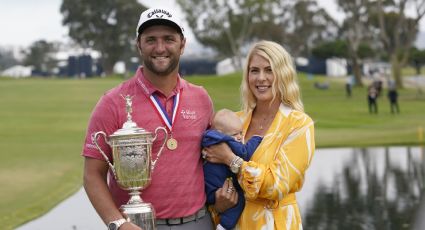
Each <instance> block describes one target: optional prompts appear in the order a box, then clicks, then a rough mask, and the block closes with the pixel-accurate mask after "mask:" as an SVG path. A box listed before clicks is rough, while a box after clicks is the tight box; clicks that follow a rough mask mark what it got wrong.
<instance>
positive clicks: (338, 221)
mask: <svg viewBox="0 0 425 230" xmlns="http://www.w3.org/2000/svg"><path fill="white" fill-rule="evenodd" d="M424 154H425V153H424V149H423V148H420V147H414V148H412V147H389V148H367V149H321V150H318V151H316V155H315V157H314V159H313V162H312V164H311V166H310V168H309V169H308V171H307V174H306V181H305V185H304V187H303V189H302V191H301V192H299V193H298V194H297V198H298V201H299V203H300V209H301V212H302V216H303V225H304V228H305V229H308V230H310V229H326V230H329V229H344V230H349V229H353V230H354V229H356V230H357V229H368V230H369V229H397V230H398V229H414V228H415V229H425V225H423V223H420V221H421V219H423V217H425V216H424V215H425V212H424V211H423V210H422V211H419V210H420V208H419V207H420V201H421V196H422V194H423V191H424V182H425V178H424V175H425V174H424V165H425V164H424V161H425V158H424ZM417 216H419V217H420V218H417ZM422 221H423V220H422ZM415 222H416V224H417V225H416V226H414V225H415ZM418 226H422V227H418Z"/></svg>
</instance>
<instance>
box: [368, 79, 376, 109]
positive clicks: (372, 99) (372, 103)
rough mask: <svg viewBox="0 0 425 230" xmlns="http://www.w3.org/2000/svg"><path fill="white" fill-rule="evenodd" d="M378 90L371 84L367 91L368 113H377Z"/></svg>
mask: <svg viewBox="0 0 425 230" xmlns="http://www.w3.org/2000/svg"><path fill="white" fill-rule="evenodd" d="M377 99H378V90H377V89H376V88H375V85H374V84H372V85H370V86H369V87H368V89H367V102H368V106H369V113H370V114H372V113H375V114H377V113H378V104H377Z"/></svg>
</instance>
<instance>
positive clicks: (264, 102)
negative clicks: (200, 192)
mask: <svg viewBox="0 0 425 230" xmlns="http://www.w3.org/2000/svg"><path fill="white" fill-rule="evenodd" d="M241 97H242V111H240V112H238V113H237V114H238V115H239V117H240V118H241V120H242V123H243V133H244V137H245V138H247V139H249V138H251V137H252V136H254V135H258V136H262V137H263V140H262V142H261V144H260V145H259V146H258V148H257V149H256V150H255V152H254V154H253V155H252V157H251V159H250V160H249V161H245V160H243V159H242V158H240V157H238V156H237V155H235V154H234V153H233V152H232V150H231V149H230V147H229V146H228V145H226V144H224V143H220V144H217V145H212V146H209V147H206V148H204V149H203V151H204V152H205V154H206V159H207V160H208V161H209V162H212V163H222V164H225V165H226V166H228V167H229V168H230V170H231V171H232V172H233V173H235V174H236V175H237V178H238V181H239V183H240V186H241V188H242V189H243V190H244V195H245V198H246V201H245V208H244V210H243V211H242V214H241V217H240V218H239V221H238V223H237V225H236V229H241V230H242V229H244V230H245V229H250V230H260V229H275V230H283V229H286V230H287V229H291V230H295V229H296V230H299V229H302V221H301V215H300V211H299V208H298V204H297V200H296V197H295V193H296V192H297V191H299V190H300V189H301V187H302V185H303V183H304V179H305V172H306V170H307V168H308V167H309V165H310V163H311V160H312V157H313V155H314V149H315V141H314V122H313V121H312V119H311V118H310V117H309V116H308V115H307V114H306V113H304V107H303V104H302V101H301V97H300V91H299V86H298V83H297V75H296V72H295V67H294V64H293V61H292V58H291V56H290V55H289V53H288V52H287V51H286V50H285V49H284V48H283V47H282V46H281V45H279V44H277V43H275V42H271V41H260V42H257V43H255V44H254V46H253V47H252V48H251V49H250V51H249V54H248V57H247V64H246V66H245V67H244V73H243V78H242V85H241ZM220 195H221V194H216V198H217V197H219V196H220ZM223 203H224V202H218V201H217V200H216V204H215V205H214V208H215V209H216V211H217V212H219V213H221V212H223V211H225V210H226V209H225V208H223V206H225V204H223Z"/></svg>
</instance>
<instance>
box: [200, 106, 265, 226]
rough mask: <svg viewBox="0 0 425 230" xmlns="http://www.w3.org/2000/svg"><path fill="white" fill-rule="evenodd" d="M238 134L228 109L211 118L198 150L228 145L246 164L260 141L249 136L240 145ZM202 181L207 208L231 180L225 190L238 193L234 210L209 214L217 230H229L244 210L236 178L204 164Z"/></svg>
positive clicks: (223, 168)
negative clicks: (203, 178)
mask: <svg viewBox="0 0 425 230" xmlns="http://www.w3.org/2000/svg"><path fill="white" fill-rule="evenodd" d="M242 131H243V127H242V122H241V120H240V119H239V117H238V116H237V115H236V114H235V113H234V112H233V111H231V110H229V109H221V110H219V111H218V112H217V113H216V114H215V115H214V118H213V120H212V122H211V129H209V130H207V131H205V133H204V136H203V138H202V147H207V146H211V145H214V144H218V143H222V142H224V143H226V144H228V145H229V147H230V148H231V149H232V151H233V152H234V153H235V154H236V155H237V156H239V157H241V158H242V159H243V160H245V161H249V160H250V159H251V156H252V154H253V153H254V151H255V149H256V148H257V147H258V145H259V144H260V143H261V140H262V139H263V138H262V137H260V136H253V137H251V139H249V140H248V141H247V142H246V143H245V144H244V138H243V135H242ZM205 157H206V156H203V158H205ZM204 177H205V191H206V193H207V204H209V205H214V204H215V193H216V191H217V190H218V189H219V188H221V187H222V186H223V184H224V182H225V181H226V179H231V185H232V187H229V191H231V190H233V189H236V191H237V192H238V202H237V204H236V206H235V207H232V208H230V209H228V210H226V211H224V212H222V213H216V212H215V210H214V209H212V211H211V214H212V217H213V220H214V222H215V223H214V225H215V226H217V229H220V230H221V229H233V228H234V227H235V225H236V223H237V222H238V219H239V216H240V215H241V213H242V210H243V208H244V206H245V199H244V195H243V191H242V189H241V188H240V185H239V183H238V181H237V178H236V176H235V175H234V174H233V173H232V172H231V171H230V169H229V168H228V167H227V166H226V165H224V164H215V163H210V162H208V161H205V163H204Z"/></svg>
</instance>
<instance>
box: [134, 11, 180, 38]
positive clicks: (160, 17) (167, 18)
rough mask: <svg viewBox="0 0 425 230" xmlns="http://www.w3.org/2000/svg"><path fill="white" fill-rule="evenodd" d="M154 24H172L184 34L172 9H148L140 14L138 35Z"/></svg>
mask: <svg viewBox="0 0 425 230" xmlns="http://www.w3.org/2000/svg"><path fill="white" fill-rule="evenodd" d="M153 25H166V26H171V27H173V28H175V29H176V30H177V31H178V32H179V33H181V34H182V35H183V36H184V33H183V32H184V29H183V27H182V26H181V25H180V22H179V21H178V19H177V18H176V16H175V14H174V13H173V12H172V11H170V10H165V9H147V10H145V11H143V13H142V14H141V15H140V19H139V23H138V24H137V28H136V37H137V36H139V34H141V33H142V32H143V30H145V29H146V28H148V27H149V26H153Z"/></svg>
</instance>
